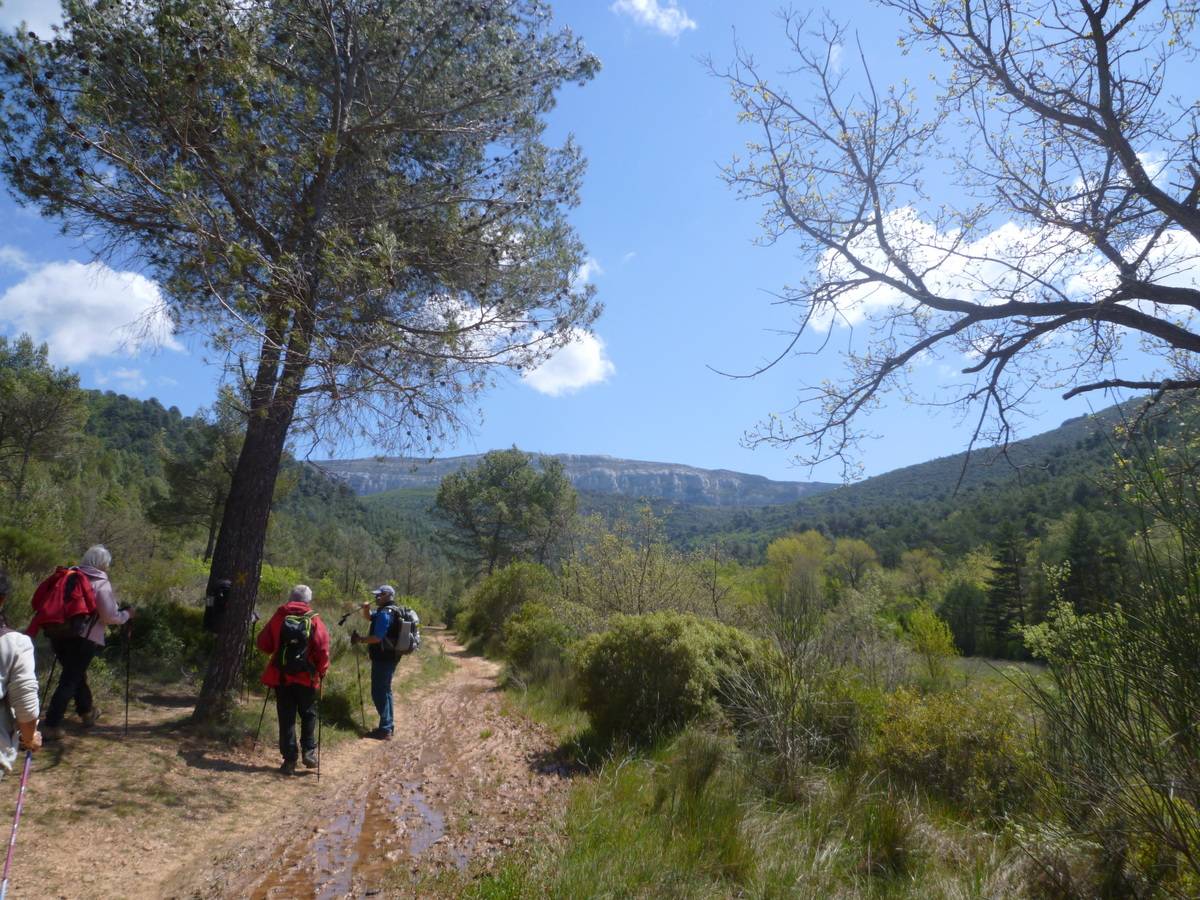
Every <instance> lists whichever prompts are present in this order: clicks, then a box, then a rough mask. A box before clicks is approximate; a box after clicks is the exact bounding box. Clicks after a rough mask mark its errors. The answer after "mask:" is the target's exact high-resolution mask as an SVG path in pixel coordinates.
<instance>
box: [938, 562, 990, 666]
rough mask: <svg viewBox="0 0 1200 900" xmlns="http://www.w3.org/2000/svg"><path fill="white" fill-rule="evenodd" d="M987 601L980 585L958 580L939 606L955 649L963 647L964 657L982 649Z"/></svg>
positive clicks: (951, 586)
mask: <svg viewBox="0 0 1200 900" xmlns="http://www.w3.org/2000/svg"><path fill="white" fill-rule="evenodd" d="M987 599H988V595H987V591H986V590H984V589H983V587H981V586H980V585H978V584H972V583H971V582H968V581H956V582H954V583H953V584H951V585H950V587H949V589H948V590H947V591H946V595H945V596H944V597H943V598H942V603H941V606H940V607H938V613H939V615H940V616H941V617H942V618H943V619H944V620H945V622H946V624H947V625H948V626H949V628H950V634H951V637H952V638H953V641H954V646H956V647H959V648H961V650H962V652H963V655H964V656H974V655H975V654H976V652H978V650H979V649H981V648H982V646H983V643H982V642H981V641H980V637H981V635H980V632H981V630H982V628H983V616H984V609H985V607H986V606H987ZM984 637H985V638H986V636H984Z"/></svg>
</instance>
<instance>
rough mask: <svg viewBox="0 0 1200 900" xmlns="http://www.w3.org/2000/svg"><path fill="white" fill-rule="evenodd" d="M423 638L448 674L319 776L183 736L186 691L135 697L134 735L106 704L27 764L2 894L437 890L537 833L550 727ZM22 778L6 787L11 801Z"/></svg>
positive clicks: (410, 695) (271, 752) (266, 747)
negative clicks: (281, 769)
mask: <svg viewBox="0 0 1200 900" xmlns="http://www.w3.org/2000/svg"><path fill="white" fill-rule="evenodd" d="M425 635H426V642H425V646H423V647H422V649H421V651H420V654H421V656H424V655H426V654H437V653H439V652H441V650H442V649H444V651H445V652H446V654H447V655H448V656H449V657H450V659H451V660H452V661H453V663H454V668H453V670H452V671H450V672H449V673H447V674H445V675H444V676H442V677H441V678H439V679H438V680H436V681H434V682H432V683H428V684H420V683H419V682H418V683H417V684H418V686H415V687H412V688H410V689H408V692H407V693H401V694H398V695H397V696H396V698H395V708H396V722H397V735H396V737H395V739H393V740H392V741H388V742H381V741H374V740H369V739H362V740H356V739H353V738H347V739H346V740H344V741H342V742H340V743H338V744H337V745H336V746H334V747H328V746H327V747H326V748H325V753H324V758H323V759H322V763H321V779H320V782H319V783H318V782H317V779H316V777H315V773H313V772H311V771H308V772H305V774H304V776H303V777H292V778H287V777H284V776H281V775H279V774H278V773H277V772H276V771H275V770H276V767H277V766H278V763H279V757H278V752H277V750H276V749H275V748H274V746H273V741H264V742H263V743H260V744H259V745H258V747H257V748H254V749H251V748H249V747H246V748H242V749H231V748H224V747H220V746H217V745H213V744H212V743H203V742H200V741H197V740H194V739H191V738H188V737H186V736H184V735H183V734H181V733H180V732H179V731H177V730H176V726H177V725H178V724H179V723H181V722H182V721H183V720H184V718H185V717H186V715H187V713H188V712H189V711H190V705H191V704H190V698H189V697H186V696H179V697H174V696H169V695H161V696H152V695H143V696H142V697H141V701H142V702H140V703H135V706H134V708H133V709H132V710H131V714H130V726H129V735H128V736H127V737H126V736H124V735H123V733H122V732H123V729H122V727H121V722H119V721H117V716H116V715H113V716H111V717H106V718H105V719H103V720H102V721H101V723H100V724H99V725H97V726H96V727H95V728H94V729H92V730H91V731H90V732H89V733H86V734H85V733H83V732H81V731H79V730H78V729H77V728H74V727H73V728H72V729H71V732H70V733H69V734H68V736H67V738H66V740H65V741H63V742H62V743H60V744H55V745H51V746H49V747H47V749H46V750H44V751H42V752H41V753H39V754H38V756H37V758H36V762H35V769H34V773H33V776H32V778H31V781H30V790H29V793H28V795H27V798H26V809H25V815H24V816H23V817H22V820H21V831H20V837H19V840H18V844H17V852H16V854H15V859H14V865H13V881H12V885H11V888H10V891H9V896H10V897H11V898H22V897H47V898H79V897H88V898H96V897H121V898H141V897H147V898H149V897H154V898H167V897H169V898H179V900H190V898H198V900H204V898H218V897H238V898H245V897H254V898H288V900H293V898H297V900H298V898H325V897H329V898H332V897H363V896H372V897H406V896H422V897H425V896H431V895H433V896H436V895H437V893H438V888H437V882H438V877H439V875H441V874H442V873H445V872H447V871H449V872H455V871H463V870H470V871H471V872H476V871H481V870H485V869H487V868H488V867H489V866H490V864H491V862H492V861H494V860H495V859H496V858H497V857H498V856H500V855H501V854H503V853H506V852H509V851H510V850H512V849H513V848H519V847H521V846H523V845H526V844H528V843H529V842H530V841H531V839H534V840H536V839H537V837H538V836H539V835H541V834H544V833H545V832H546V830H547V829H549V828H552V827H553V823H554V821H555V819H556V812H557V810H559V809H561V808H562V803H563V800H564V798H565V794H566V790H567V787H568V784H567V778H566V770H565V768H564V767H562V766H560V765H559V764H558V763H557V762H556V761H555V758H554V756H553V748H554V747H555V746H556V741H555V739H554V737H553V735H552V734H551V733H550V732H549V731H548V730H547V729H545V728H543V727H542V726H540V725H537V724H535V723H532V722H530V721H529V720H527V719H525V718H524V717H522V716H520V715H518V714H515V713H511V712H510V711H509V710H507V709H506V708H505V704H504V702H503V700H504V697H503V694H502V693H501V691H500V690H499V689H498V686H497V676H498V674H499V667H498V666H497V665H496V664H495V663H493V662H490V661H489V660H486V659H482V658H479V657H475V656H470V655H468V654H466V653H465V652H464V651H463V649H462V647H461V646H459V645H458V644H457V643H456V642H455V641H454V639H453V637H452V636H450V635H449V634H447V633H445V632H441V631H438V630H436V629H426V630H425ZM419 660H420V657H417V658H410V660H405V662H404V663H402V664H401V668H400V670H398V672H397V677H396V685H397V686H399V685H400V684H401V683H402V682H403V681H404V680H406V679H407V678H409V677H412V676H413V674H414V673H416V672H418V671H419V665H420V662H419ZM412 663H416V665H413V664H412ZM364 687H365V685H364ZM260 702H261V701H260ZM367 710H368V716H370V715H371V713H372V709H371V706H370V702H369V700H368V703H367ZM272 714H273V711H272V710H268V713H267V715H268V717H269V716H271V715H272ZM368 722H369V723H370V719H368ZM328 737H329V735H328V733H327V734H326V738H328ZM16 781H17V779H16V778H6V779H4V782H3V785H2V787H0V794H2V795H3V800H4V802H5V806H6V807H7V808H8V809H11V804H10V803H8V800H9V798H10V796H11V797H15V787H16ZM2 827H3V828H4V834H5V837H7V828H8V823H7V822H5V823H2Z"/></svg>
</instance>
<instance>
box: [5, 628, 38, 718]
mask: <svg viewBox="0 0 1200 900" xmlns="http://www.w3.org/2000/svg"><path fill="white" fill-rule="evenodd" d="M5 644H7V647H6V648H5V649H6V650H8V653H6V654H5V656H7V657H10V658H11V659H12V666H11V668H9V669H8V670H7V671H5V672H3V673H0V679H3V680H4V685H3V687H4V696H5V697H6V698H7V699H8V705H9V707H10V708H11V709H12V711H13V715H14V716H16V718H17V721H18V722H33V721H35V720H36V719H37V718H38V715H39V713H40V710H39V709H38V681H37V672H36V671H34V661H33V641H31V640H30V639H29V637H28V636H27V635H24V634H21V633H20V632H10V634H9V635H7V639H6V640H5Z"/></svg>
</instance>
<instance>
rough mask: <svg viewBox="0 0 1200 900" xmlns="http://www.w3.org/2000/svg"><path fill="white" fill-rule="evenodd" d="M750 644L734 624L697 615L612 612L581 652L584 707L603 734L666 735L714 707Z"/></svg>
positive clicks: (745, 657)
mask: <svg viewBox="0 0 1200 900" xmlns="http://www.w3.org/2000/svg"><path fill="white" fill-rule="evenodd" d="M753 647H754V644H753V641H752V640H751V638H750V637H749V636H747V635H746V634H744V633H743V632H741V631H738V630H737V629H736V628H731V627H730V626H728V625H722V624H720V623H719V622H714V621H710V620H704V619H699V618H696V617H695V616H690V615H683V614H680V613H673V612H659V613H653V614H651V615H648V616H616V617H614V618H613V620H612V622H611V627H610V629H609V630H608V631H606V632H604V633H602V634H595V635H592V636H590V637H588V638H586V639H585V640H584V641H583V643H582V645H581V647H580V649H579V653H578V668H579V677H580V684H581V687H582V693H583V697H582V706H583V709H584V711H585V712H587V714H588V717H589V718H590V720H591V722H592V727H593V728H594V729H595V731H596V732H597V734H599V735H601V736H603V737H605V738H608V737H622V738H627V739H629V740H631V741H633V742H642V741H646V740H648V739H651V738H654V737H657V736H659V735H661V734H669V733H671V732H673V731H676V730H678V729H679V728H680V727H682V726H683V725H685V724H687V723H688V722H689V721H691V720H693V719H696V718H700V717H704V716H708V715H712V714H714V713H716V712H717V711H718V710H719V706H718V695H719V691H720V687H721V685H722V683H723V682H724V680H725V679H726V678H727V677H728V676H729V675H731V674H732V673H733V672H734V671H737V670H740V669H741V668H743V667H744V666H745V663H746V661H747V660H748V659H749V658H750V656H751V655H752V651H753Z"/></svg>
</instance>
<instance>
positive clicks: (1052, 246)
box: [813, 207, 1200, 329]
mask: <svg viewBox="0 0 1200 900" xmlns="http://www.w3.org/2000/svg"><path fill="white" fill-rule="evenodd" d="M883 228H884V232H885V233H886V234H887V236H888V241H889V243H890V244H891V246H892V247H893V248H896V249H898V250H899V251H900V252H901V253H903V254H904V256H905V257H906V258H907V260H908V262H909V264H910V265H911V266H912V267H913V268H914V269H915V270H916V271H918V272H920V273H921V274H922V277H923V278H924V280H925V283H926V284H927V285H928V286H929V288H930V289H931V290H932V291H933V292H934V293H936V294H939V295H941V296H945V297H958V298H961V299H965V300H972V301H974V302H977V303H1000V302H1004V301H1006V300H1010V299H1013V300H1023V301H1027V302H1037V301H1039V300H1044V299H1046V298H1048V297H1054V296H1055V295H1054V291H1055V290H1057V291H1061V292H1062V293H1064V294H1066V295H1067V297H1069V298H1071V299H1075V300H1093V299H1099V298H1100V297H1102V296H1104V295H1105V294H1106V293H1107V292H1109V291H1111V290H1112V288H1113V287H1114V286H1115V284H1116V282H1117V272H1116V269H1115V268H1114V267H1113V266H1112V264H1111V263H1109V262H1108V260H1107V259H1105V258H1104V257H1103V256H1102V255H1101V254H1100V253H1099V252H1098V251H1097V250H1096V249H1095V247H1093V246H1092V245H1091V244H1090V243H1089V242H1088V241H1087V239H1086V238H1084V237H1082V236H1081V235H1079V234H1077V233H1075V232H1073V231H1069V230H1067V229H1063V228H1053V227H1049V226H1039V225H1021V224H1018V223H1016V222H1005V223H1003V224H1000V225H998V226H997V227H996V228H994V229H993V230H991V231H988V232H986V233H984V234H981V235H980V236H979V237H977V238H974V239H967V238H964V236H963V235H962V234H961V233H960V232H959V231H956V230H952V229H951V230H947V231H939V230H938V229H937V227H936V226H935V225H934V224H933V223H931V222H929V221H927V220H925V219H923V218H921V216H920V215H919V213H918V212H917V211H916V210H915V209H913V208H912V207H902V208H900V209H896V210H893V211H892V212H890V213H888V214H887V216H886V217H885V218H884V225H883ZM1148 240H1149V238H1143V239H1141V240H1139V241H1136V242H1133V243H1132V244H1131V245H1130V246H1129V247H1127V248H1125V249H1126V256H1127V258H1133V257H1135V256H1137V255H1138V254H1139V253H1141V252H1142V251H1143V250H1144V249H1145V247H1146V242H1147V241H1148ZM850 249H851V251H852V252H853V253H854V254H855V256H856V257H857V258H858V259H860V260H862V261H863V262H865V263H866V264H867V265H870V266H871V267H873V268H875V269H876V270H877V271H880V272H882V273H884V274H886V275H889V276H892V277H896V278H898V279H903V275H902V273H901V272H900V271H899V269H898V268H897V267H896V266H895V265H894V264H892V262H891V261H890V260H889V259H888V257H887V256H886V255H885V254H884V253H883V251H882V250H881V249H880V247H879V245H878V243H877V242H876V240H875V236H874V233H873V232H871V231H865V232H863V234H862V235H860V236H859V237H858V238H856V239H855V240H853V241H851V242H850ZM817 268H818V272H819V277H820V278H821V279H822V280H828V281H831V282H838V281H845V282H846V283H848V284H849V283H851V282H853V280H854V279H855V278H856V276H855V273H854V272H853V270H852V268H851V267H850V265H849V264H848V263H847V262H846V261H845V259H843V258H842V257H841V255H840V254H838V253H836V252H834V251H832V250H830V251H826V252H825V253H824V254H823V256H822V257H821V260H820V261H819V263H818V266H817ZM1141 271H1142V275H1143V276H1144V277H1147V278H1149V279H1150V280H1152V281H1154V282H1156V283H1159V284H1167V285H1174V286H1180V287H1182V286H1186V287H1200V244H1198V243H1197V242H1196V240H1195V239H1194V238H1192V237H1191V236H1190V235H1188V234H1186V233H1185V232H1183V231H1179V230H1169V231H1166V232H1164V233H1163V234H1162V235H1160V236H1159V237H1158V238H1157V240H1156V241H1155V245H1154V247H1153V248H1151V250H1150V251H1149V252H1148V253H1146V259H1145V262H1144V263H1143V266H1142V270H1141ZM911 305H912V301H911V300H910V299H909V298H908V297H906V296H905V295H904V294H902V293H901V292H899V291H896V290H893V289H892V288H890V287H888V286H886V285H880V284H877V283H872V284H865V285H860V286H856V287H850V288H848V289H847V290H845V291H843V292H842V293H841V294H840V295H839V297H838V299H837V311H838V317H837V318H836V319H835V318H834V317H833V316H832V314H831V312H830V310H828V308H826V309H825V310H823V315H822V316H821V317H820V319H819V320H818V321H814V323H813V324H814V326H816V327H819V328H822V329H825V328H828V327H829V326H830V325H832V324H835V323H836V324H844V325H851V326H852V325H857V324H859V323H861V322H863V321H865V320H866V319H868V318H871V317H872V315H873V314H875V313H878V312H882V311H884V310H887V309H891V308H902V307H906V306H911ZM1130 305H1137V304H1136V302H1134V303H1131V304H1130Z"/></svg>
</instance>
